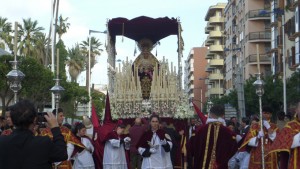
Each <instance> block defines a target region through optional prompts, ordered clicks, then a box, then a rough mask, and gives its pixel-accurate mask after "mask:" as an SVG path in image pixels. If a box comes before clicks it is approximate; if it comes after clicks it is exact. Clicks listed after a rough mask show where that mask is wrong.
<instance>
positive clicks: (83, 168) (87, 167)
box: [73, 137, 95, 169]
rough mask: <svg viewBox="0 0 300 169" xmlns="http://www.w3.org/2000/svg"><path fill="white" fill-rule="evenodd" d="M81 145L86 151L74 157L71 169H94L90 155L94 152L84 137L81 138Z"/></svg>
mask: <svg viewBox="0 0 300 169" xmlns="http://www.w3.org/2000/svg"><path fill="white" fill-rule="evenodd" d="M81 143H82V144H83V145H84V146H85V147H86V149H84V150H83V151H82V152H80V153H77V154H76V155H75V156H74V165H73V169H94V168H95V163H94V160H93V156H92V153H91V152H94V146H93V145H92V143H91V141H90V140H89V139H87V138H84V137H81Z"/></svg>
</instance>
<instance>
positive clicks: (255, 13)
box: [246, 9, 271, 20]
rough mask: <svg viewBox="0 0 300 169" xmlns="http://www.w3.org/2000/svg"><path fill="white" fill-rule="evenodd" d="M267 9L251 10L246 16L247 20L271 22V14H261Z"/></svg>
mask: <svg viewBox="0 0 300 169" xmlns="http://www.w3.org/2000/svg"><path fill="white" fill-rule="evenodd" d="M262 10H265V9H257V10H250V11H249V12H248V13H247V14H246V18H248V19H249V20H270V16H271V15H270V13H267V14H260V11H262Z"/></svg>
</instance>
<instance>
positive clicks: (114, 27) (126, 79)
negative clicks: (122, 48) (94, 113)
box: [106, 16, 194, 119]
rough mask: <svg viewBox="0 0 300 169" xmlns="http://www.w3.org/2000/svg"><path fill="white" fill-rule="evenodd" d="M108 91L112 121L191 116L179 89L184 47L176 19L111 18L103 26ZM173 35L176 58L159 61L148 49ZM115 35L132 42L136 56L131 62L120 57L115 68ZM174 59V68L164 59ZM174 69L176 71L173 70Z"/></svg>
mask: <svg viewBox="0 0 300 169" xmlns="http://www.w3.org/2000/svg"><path fill="white" fill-rule="evenodd" d="M107 30H108V33H107V38H108V39H107V46H106V50H107V53H108V64H109V66H108V67H109V68H108V80H109V85H108V91H109V97H110V108H111V115H112V118H113V119H133V118H135V117H148V116H149V115H151V114H152V113H156V114H158V115H159V116H160V117H163V118H171V119H187V118H190V117H192V116H193V115H194V110H193V109H192V108H190V106H189V102H188V96H187V94H185V93H184V91H183V89H182V56H183V55H182V51H183V47H184V43H183V39H182V36H181V33H182V28H181V24H180V21H179V19H175V18H167V17H164V18H156V19H154V18H149V17H146V16H141V17H137V18H134V19H131V20H128V19H126V18H114V19H111V20H109V21H108V23H107ZM170 35H173V36H177V40H178V41H177V44H178V46H177V47H176V48H175V49H174V50H175V51H177V53H178V55H177V56H166V57H163V59H161V60H159V59H158V57H157V56H154V55H153V53H152V50H153V49H154V48H155V46H156V45H158V44H159V41H160V40H161V39H163V38H167V37H168V36H170ZM116 36H124V37H127V38H129V39H132V40H134V41H135V43H136V44H137V46H138V49H139V51H140V53H139V54H138V55H137V57H135V59H134V60H128V58H126V59H125V58H124V61H122V63H118V64H117V65H116V63H117V62H116V51H117V46H116ZM171 57H178V66H175V65H173V63H169V61H168V59H170V58H171ZM176 67H177V68H176Z"/></svg>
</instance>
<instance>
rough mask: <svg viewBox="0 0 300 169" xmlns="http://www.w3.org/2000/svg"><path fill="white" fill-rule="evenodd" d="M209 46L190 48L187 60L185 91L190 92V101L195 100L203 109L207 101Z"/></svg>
mask: <svg viewBox="0 0 300 169" xmlns="http://www.w3.org/2000/svg"><path fill="white" fill-rule="evenodd" d="M206 53H207V47H194V48H192V49H191V50H190V52H189V55H188V56H187V60H185V71H184V72H185V76H184V77H185V78H184V84H185V92H186V93H188V97H189V100H190V103H191V102H192V101H193V102H194V103H195V104H196V105H197V106H198V107H199V108H200V109H201V110H202V111H203V110H204V107H203V106H204V104H205V103H206V98H205V91H206V90H207V89H206V84H205V80H202V79H206V77H207V72H206V71H205V69H206V66H207V60H206V59H205V56H206Z"/></svg>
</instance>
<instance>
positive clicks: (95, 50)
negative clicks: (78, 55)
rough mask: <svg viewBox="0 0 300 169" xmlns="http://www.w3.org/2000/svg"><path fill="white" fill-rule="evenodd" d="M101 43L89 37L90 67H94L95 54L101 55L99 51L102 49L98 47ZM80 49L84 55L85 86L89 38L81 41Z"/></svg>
mask: <svg viewBox="0 0 300 169" xmlns="http://www.w3.org/2000/svg"><path fill="white" fill-rule="evenodd" d="M101 45H102V43H101V42H100V40H99V39H96V38H95V37H91V48H90V51H91V58H90V59H91V68H92V67H94V65H95V64H96V56H97V55H99V56H100V55H101V52H102V51H103V50H102V49H100V46H101ZM80 46H81V51H82V53H83V54H84V56H86V60H85V63H86V70H87V71H86V87H87V88H88V87H89V81H90V79H89V74H88V70H89V63H88V58H89V38H87V40H86V41H82V42H81V44H80Z"/></svg>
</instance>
